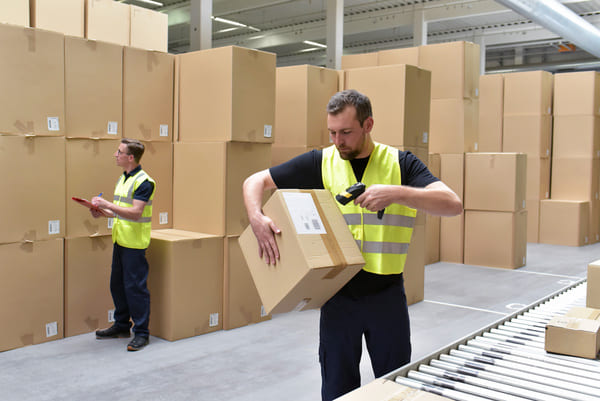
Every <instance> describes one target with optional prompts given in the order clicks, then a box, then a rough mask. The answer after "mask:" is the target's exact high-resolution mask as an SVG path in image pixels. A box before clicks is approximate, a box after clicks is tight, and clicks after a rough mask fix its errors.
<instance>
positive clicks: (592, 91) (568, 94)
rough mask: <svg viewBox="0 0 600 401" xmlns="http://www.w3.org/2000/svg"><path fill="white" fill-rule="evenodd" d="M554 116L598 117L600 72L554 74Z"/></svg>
mask: <svg viewBox="0 0 600 401" xmlns="http://www.w3.org/2000/svg"><path fill="white" fill-rule="evenodd" d="M554 115H555V116H573V115H596V116H600V72H598V71H581V72H568V73H562V74H554Z"/></svg>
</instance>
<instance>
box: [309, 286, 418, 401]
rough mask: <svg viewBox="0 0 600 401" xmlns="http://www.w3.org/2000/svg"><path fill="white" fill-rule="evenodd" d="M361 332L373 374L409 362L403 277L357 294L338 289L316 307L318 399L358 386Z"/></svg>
mask: <svg viewBox="0 0 600 401" xmlns="http://www.w3.org/2000/svg"><path fill="white" fill-rule="evenodd" d="M363 334H364V336H365V342H366V344H367V350H368V352H369V356H370V358H371V366H372V367H373V372H374V374H375V377H380V376H383V375H384V374H386V373H389V372H391V371H392V370H395V369H397V368H399V367H400V366H402V365H405V364H406V363H408V362H410V355H411V345H410V324H409V320H408V307H407V305H406V295H405V293H404V283H403V281H400V282H399V283H397V284H394V285H392V286H391V287H388V288H386V289H385V290H383V291H380V292H378V293H376V294H373V295H365V296H362V297H360V298H358V299H357V298H352V297H350V296H347V295H344V294H343V293H339V292H338V293H337V294H336V295H334V296H333V297H332V298H331V299H330V300H329V301H327V302H326V303H325V305H323V306H322V307H321V323H320V344H319V361H320V362H321V379H322V387H321V396H322V398H323V401H329V400H333V399H335V398H337V397H340V396H342V395H344V394H346V393H348V392H350V391H352V390H354V389H355V388H358V387H360V368H359V365H360V358H361V354H362V336H363Z"/></svg>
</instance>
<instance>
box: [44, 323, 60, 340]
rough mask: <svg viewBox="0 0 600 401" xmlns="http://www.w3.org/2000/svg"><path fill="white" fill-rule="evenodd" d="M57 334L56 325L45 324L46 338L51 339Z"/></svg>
mask: <svg viewBox="0 0 600 401" xmlns="http://www.w3.org/2000/svg"><path fill="white" fill-rule="evenodd" d="M57 334H58V324H57V323H56V322H51V323H47V324H46V337H53V336H55V335H57Z"/></svg>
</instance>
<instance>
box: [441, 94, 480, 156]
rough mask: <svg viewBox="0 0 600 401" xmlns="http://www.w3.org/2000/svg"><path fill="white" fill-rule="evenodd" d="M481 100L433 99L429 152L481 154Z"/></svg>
mask: <svg viewBox="0 0 600 401" xmlns="http://www.w3.org/2000/svg"><path fill="white" fill-rule="evenodd" d="M478 110H479V101H478V100H477V99H462V98H460V99H432V100H431V118H430V123H429V127H430V139H429V151H430V152H431V153H463V152H477V151H478V150H479V144H478V141H479V136H478V133H477V128H478V125H477V124H478V123H477V119H478V117H479V111H478Z"/></svg>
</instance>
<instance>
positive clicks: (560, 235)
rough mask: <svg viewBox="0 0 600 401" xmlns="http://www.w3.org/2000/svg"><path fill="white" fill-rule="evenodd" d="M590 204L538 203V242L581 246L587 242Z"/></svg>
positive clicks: (578, 202) (546, 201) (547, 201)
mask: <svg viewBox="0 0 600 401" xmlns="http://www.w3.org/2000/svg"><path fill="white" fill-rule="evenodd" d="M589 212H590V203H589V202H585V201H562V200H554V199H545V200H542V201H540V242H541V243H542V244H553V245H567V246H583V245H587V244H589V243H590V241H589V225H588V223H589V219H590V215H589Z"/></svg>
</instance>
